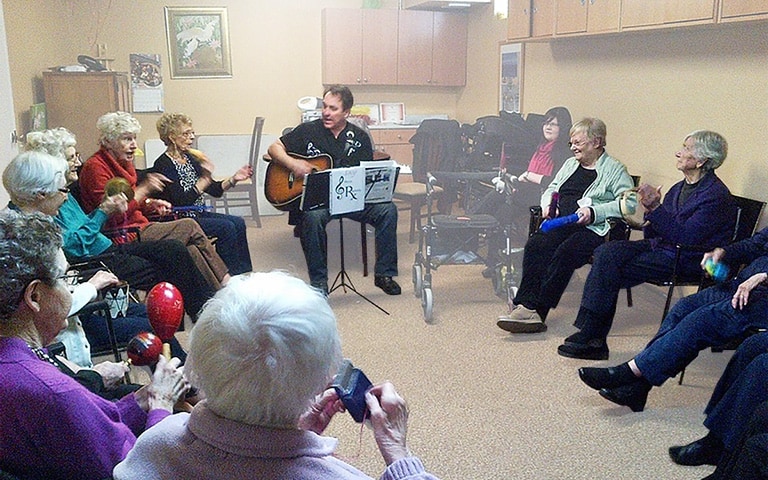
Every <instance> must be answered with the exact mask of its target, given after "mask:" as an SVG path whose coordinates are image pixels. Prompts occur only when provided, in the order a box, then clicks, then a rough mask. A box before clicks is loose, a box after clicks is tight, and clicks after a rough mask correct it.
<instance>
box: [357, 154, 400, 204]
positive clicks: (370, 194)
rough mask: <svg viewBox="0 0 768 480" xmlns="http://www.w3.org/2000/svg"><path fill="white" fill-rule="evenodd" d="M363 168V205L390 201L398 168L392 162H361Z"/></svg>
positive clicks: (395, 163)
mask: <svg viewBox="0 0 768 480" xmlns="http://www.w3.org/2000/svg"><path fill="white" fill-rule="evenodd" d="M363 165H364V166H365V203H385V202H391V201H392V194H393V193H394V192H395V185H396V183H397V176H398V173H399V167H398V166H397V162H395V161H394V160H380V161H375V162H373V161H371V162H363Z"/></svg>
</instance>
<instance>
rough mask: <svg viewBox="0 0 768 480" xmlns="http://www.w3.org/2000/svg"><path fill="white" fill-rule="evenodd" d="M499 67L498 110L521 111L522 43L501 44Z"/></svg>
mask: <svg viewBox="0 0 768 480" xmlns="http://www.w3.org/2000/svg"><path fill="white" fill-rule="evenodd" d="M500 52H501V65H500V68H499V72H500V78H499V111H504V112H510V113H511V112H518V113H519V112H521V111H522V110H521V107H522V106H521V103H522V98H523V45H522V44H521V43H509V44H506V45H502V46H501V49H500Z"/></svg>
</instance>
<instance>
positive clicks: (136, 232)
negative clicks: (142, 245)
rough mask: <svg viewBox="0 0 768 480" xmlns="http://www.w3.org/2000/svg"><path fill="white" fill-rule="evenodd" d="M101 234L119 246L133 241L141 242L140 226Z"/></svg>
mask: <svg viewBox="0 0 768 480" xmlns="http://www.w3.org/2000/svg"><path fill="white" fill-rule="evenodd" d="M101 233H103V234H104V235H105V236H106V237H107V238H109V239H110V240H112V243H114V244H117V245H120V244H122V243H129V242H131V241H133V240H136V241H141V227H138V226H132V227H123V228H115V229H111V230H102V232H101Z"/></svg>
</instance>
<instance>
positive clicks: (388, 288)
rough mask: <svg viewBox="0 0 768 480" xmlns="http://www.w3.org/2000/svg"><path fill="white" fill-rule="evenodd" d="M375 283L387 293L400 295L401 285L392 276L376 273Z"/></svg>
mask: <svg viewBox="0 0 768 480" xmlns="http://www.w3.org/2000/svg"><path fill="white" fill-rule="evenodd" d="M373 284H374V285H376V286H377V287H379V288H380V289H382V290H384V293H386V294H387V295H400V285H398V284H397V282H396V281H395V280H394V279H393V278H392V277H385V276H383V275H376V277H375V278H374V280H373Z"/></svg>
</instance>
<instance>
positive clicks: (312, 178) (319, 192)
mask: <svg viewBox="0 0 768 480" xmlns="http://www.w3.org/2000/svg"><path fill="white" fill-rule="evenodd" d="M399 171H400V170H399V167H398V165H397V163H396V162H395V161H393V160H382V161H375V162H374V161H370V162H363V164H362V165H361V166H358V167H347V168H333V169H330V170H324V171H322V172H315V173H312V174H310V175H307V176H306V177H305V178H304V187H303V192H302V196H301V204H300V206H299V208H300V209H301V210H302V211H310V210H316V209H318V208H328V209H330V211H331V215H341V214H344V213H349V212H357V211H360V210H362V209H363V208H365V204H366V203H385V202H391V201H392V195H393V193H394V191H395V185H396V184H397V176H398V174H399Z"/></svg>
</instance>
